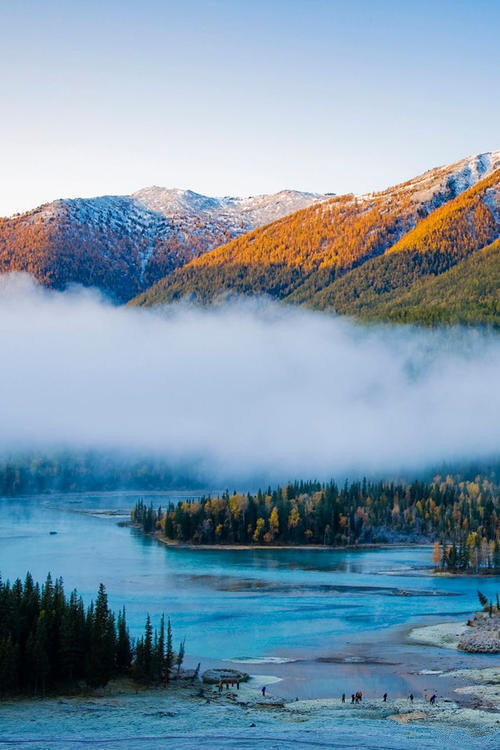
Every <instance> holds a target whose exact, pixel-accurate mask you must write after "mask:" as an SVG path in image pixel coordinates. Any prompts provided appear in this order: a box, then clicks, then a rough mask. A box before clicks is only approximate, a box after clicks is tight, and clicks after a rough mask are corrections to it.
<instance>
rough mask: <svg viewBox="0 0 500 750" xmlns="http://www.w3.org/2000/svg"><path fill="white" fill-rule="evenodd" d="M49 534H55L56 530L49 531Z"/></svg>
mask: <svg viewBox="0 0 500 750" xmlns="http://www.w3.org/2000/svg"><path fill="white" fill-rule="evenodd" d="M49 534H57V531H49Z"/></svg>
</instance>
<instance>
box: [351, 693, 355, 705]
mask: <svg viewBox="0 0 500 750" xmlns="http://www.w3.org/2000/svg"><path fill="white" fill-rule="evenodd" d="M355 700H356V696H355V695H354V693H352V695H351V703H354V701H355Z"/></svg>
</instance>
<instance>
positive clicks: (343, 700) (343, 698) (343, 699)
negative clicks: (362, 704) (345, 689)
mask: <svg viewBox="0 0 500 750" xmlns="http://www.w3.org/2000/svg"><path fill="white" fill-rule="evenodd" d="M342 703H345V693H342Z"/></svg>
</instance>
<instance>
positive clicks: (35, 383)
mask: <svg viewBox="0 0 500 750" xmlns="http://www.w3.org/2000/svg"><path fill="white" fill-rule="evenodd" d="M0 351H1V353H2V365H1V369H0V449H1V450H4V451H9V452H12V451H15V450H17V449H22V450H26V449H28V450H30V449H43V450H51V449H52V448H61V447H64V448H66V447H67V448H76V449H80V448H88V447H91V448H98V449H101V448H102V449H103V450H104V449H107V448H113V449H116V448H124V449H127V450H129V449H132V450H137V451H140V452H141V453H142V452H146V453H148V454H152V455H156V454H159V455H162V456H165V457H168V458H169V459H171V458H181V459H190V458H191V457H196V458H200V457H202V459H203V463H204V465H205V467H206V468H207V470H209V471H210V473H211V474H212V475H213V476H219V477H222V478H224V477H238V476H249V475H252V474H260V475H263V476H264V475H268V476H269V477H285V478H295V477H304V478H310V477H313V476H325V477H326V476H330V475H332V474H338V473H339V472H348V471H349V470H356V469H357V470H361V471H364V472H370V471H383V470H392V469H397V468H400V467H405V468H413V467H415V468H417V467H423V466H424V465H427V464H430V463H432V464H436V463H437V462H439V461H442V460H454V459H462V458H467V459H469V458H477V457H482V456H487V455H490V454H492V453H494V452H498V448H499V446H500V387H499V386H500V337H499V336H497V335H494V334H480V333H478V332H473V331H463V330H462V331H461V330H453V331H443V332H438V331H427V330H416V329H411V328H408V327H390V328H389V327H371V328H363V327H360V326H357V325H355V324H353V323H350V322H349V321H347V320H345V319H341V318H337V317H333V316H328V315H325V314H319V313H313V312H307V311H305V310H302V309H295V308H290V307H283V306H278V305H274V304H271V303H268V302H262V301H260V302H245V301H242V302H240V303H231V304H227V305H225V306H221V307H218V308H212V309H197V308H194V307H187V306H174V307H170V308H168V309H166V310H163V311H158V310H157V311H146V310H139V309H133V308H124V307H114V306H112V305H111V304H109V303H108V302H106V301H105V300H103V299H101V298H99V296H98V295H97V294H94V293H93V292H88V291H82V290H73V291H70V292H65V293H57V292H47V291H44V290H42V289H41V288H39V287H38V286H36V285H35V284H34V283H33V282H32V281H31V280H30V278H29V277H28V276H25V275H18V274H9V275H6V276H3V277H1V280H0Z"/></svg>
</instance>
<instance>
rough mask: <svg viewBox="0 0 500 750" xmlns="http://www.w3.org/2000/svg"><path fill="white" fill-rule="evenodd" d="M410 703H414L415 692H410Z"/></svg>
mask: <svg viewBox="0 0 500 750" xmlns="http://www.w3.org/2000/svg"><path fill="white" fill-rule="evenodd" d="M410 703H413V693H410Z"/></svg>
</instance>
